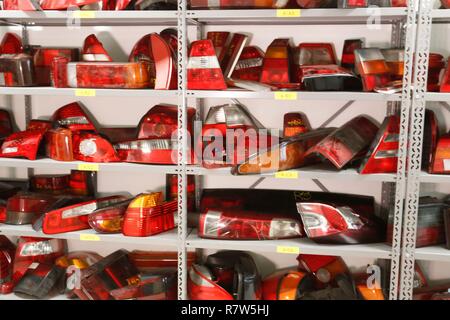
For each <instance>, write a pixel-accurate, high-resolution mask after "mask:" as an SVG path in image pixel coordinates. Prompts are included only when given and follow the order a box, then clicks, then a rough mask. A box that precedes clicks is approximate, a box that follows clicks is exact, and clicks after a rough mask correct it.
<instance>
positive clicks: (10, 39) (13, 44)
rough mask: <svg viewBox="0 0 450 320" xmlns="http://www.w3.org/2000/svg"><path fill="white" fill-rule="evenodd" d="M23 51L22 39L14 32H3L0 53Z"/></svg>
mask: <svg viewBox="0 0 450 320" xmlns="http://www.w3.org/2000/svg"><path fill="white" fill-rule="evenodd" d="M23 52H24V48H23V44H22V39H21V38H20V37H19V36H18V35H17V34H15V33H11V32H7V33H5V35H4V36H3V39H2V43H1V44H0V54H18V53H23Z"/></svg>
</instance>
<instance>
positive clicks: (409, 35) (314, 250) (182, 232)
mask: <svg viewBox="0 0 450 320" xmlns="http://www.w3.org/2000/svg"><path fill="white" fill-rule="evenodd" d="M429 1H430V0H411V1H409V6H408V7H407V8H367V9H305V10H299V11H298V16H296V17H288V18H286V17H278V16H277V15H278V11H277V10H220V11H219V10H201V11H200V10H188V8H187V0H178V10H177V11H142V12H140V11H122V12H108V11H105V12H82V11H80V12H61V11H49V12H19V11H0V25H3V26H22V31H23V38H24V42H25V43H26V39H27V28H28V27H32V26H43V27H56V26H70V25H72V24H75V25H77V26H80V27H83V26H97V25H103V26H146V25H149V26H151V25H155V26H159V25H161V26H164V25H172V26H176V27H177V29H178V90H173V91H156V90H102V89H98V90H95V97H101V96H117V97H119V96H120V97H122V96H123V97H148V98H163V99H164V98H168V97H173V98H177V99H178V148H179V149H178V164H177V165H175V166H153V165H139V164H128V163H110V164H99V170H100V171H111V172H119V171H120V172H150V173H174V174H177V175H178V191H179V197H178V222H179V226H178V229H176V230H174V231H173V232H169V233H165V234H161V235H158V236H155V237H150V238H128V237H124V236H119V235H114V236H103V235H98V236H99V237H100V239H101V241H105V242H106V241H107V242H114V243H140V244H145V245H147V244H148V245H149V246H151V245H167V246H170V247H173V248H174V249H176V250H177V251H178V263H179V265H178V298H179V299H187V274H188V270H187V264H186V254H187V251H188V250H192V249H230V250H248V249H249V248H251V249H252V250H254V251H261V252H277V248H278V247H279V246H289V247H294V248H298V250H299V252H302V253H310V254H334V255H343V256H350V257H352V256H353V257H375V258H381V259H388V260H390V261H391V277H390V278H391V280H390V288H389V292H390V296H389V298H390V299H397V298H398V297H399V296H400V297H401V298H409V297H408V292H409V291H410V290H411V288H412V283H411V282H410V278H408V277H409V273H408V272H409V271H410V269H409V267H408V268H406V270H404V269H405V268H404V267H403V265H406V266H410V265H411V256H410V254H411V251H410V249H411V246H410V244H411V243H410V241H409V240H410V239H411V233H407V234H406V235H405V231H404V230H405V228H410V227H411V225H412V224H411V218H412V216H413V215H414V212H415V211H414V210H417V201H416V198H417V196H418V189H417V188H415V186H417V184H420V182H440V181H442V180H444V179H443V178H442V177H441V176H436V175H427V174H424V173H422V172H420V171H417V170H416V168H417V161H416V160H417V158H418V157H419V161H420V154H419V155H418V154H417V148H418V145H416V144H410V145H409V147H408V140H410V139H411V137H414V138H418V139H419V140H420V141H419V144H420V143H421V138H420V137H421V136H420V132H418V129H417V125H416V124H417V123H420V122H421V121H422V120H423V119H422V118H421V116H420V112H421V111H422V108H423V107H422V105H421V104H420V103H419V104H418V102H420V101H422V100H425V99H430V101H432V100H433V99H442V100H446V99H447V98H446V96H445V95H438V94H425V93H424V92H423V95H420V96H417V92H419V91H420V88H418V87H417V86H414V91H413V90H412V88H413V86H412V84H413V83H415V82H417V77H418V72H421V75H422V73H423V72H424V70H423V68H424V66H426V63H425V62H423V60H421V59H419V58H422V56H421V55H418V53H417V51H416V46H417V49H418V50H421V51H420V52H421V54H423V52H425V51H426V50H425V49H426V46H423V42H420V43H419V41H416V34H417V33H420V32H424V25H426V23H425V22H426V21H425V20H426V19H424V17H429V16H430V12H431V11H430V12H428V11H426V10H422V9H423V8H422V6H423V3H424V2H426V3H428V2H429ZM419 3H420V10H418V6H419ZM444 11H446V12H447V13H444ZM448 12H450V10H443V11H442V12H441V11H438V10H433V11H432V13H433V18H434V19H436V21H437V22H439V21H446V20H445V19H447V18H450V13H448ZM418 19H419V20H418ZM449 20H450V19H449ZM368 22H369V23H378V24H391V25H392V34H391V45H392V47H404V48H405V67H404V68H405V69H404V84H403V89H402V92H401V94H394V95H384V94H378V93H364V92H297V99H298V100H341V101H346V102H350V103H351V102H352V101H379V102H381V103H386V105H387V110H388V112H390V110H393V109H398V110H399V111H400V115H401V125H400V136H399V138H400V142H399V144H400V147H399V162H398V171H397V173H395V174H380V175H359V174H358V173H357V172H356V170H354V169H348V170H343V171H333V170H331V169H329V168H323V167H320V166H319V167H311V168H303V169H301V170H295V171H296V172H297V173H298V177H299V178H300V179H312V180H313V181H314V182H316V184H317V185H319V186H320V185H321V183H320V179H345V181H347V180H349V181H351V180H358V181H368V182H369V181H370V182H372V181H376V182H379V183H381V184H382V204H381V206H382V208H383V209H385V210H387V209H388V208H389V207H394V208H395V209H394V210H395V212H394V230H393V244H392V246H388V245H385V244H370V245H357V246H343V245H340V246H329V245H318V244H314V243H313V242H311V241H309V240H308V239H294V240H283V241H250V242H247V241H245V242H243V241H217V240H206V239H200V238H198V237H197V236H196V233H195V231H193V232H191V230H190V229H188V224H187V188H186V187H187V176H188V175H191V174H193V175H196V177H197V179H196V180H197V182H198V183H197V192H198V193H200V192H201V188H202V184H201V182H202V179H201V177H202V176H205V175H218V176H221V175H222V176H223V175H231V174H230V170H229V169H227V168H225V169H217V170H206V169H204V168H201V167H193V166H190V165H188V162H187V158H188V156H187V139H188V135H187V125H186V123H187V112H186V110H187V106H188V100H189V99H195V100H196V106H197V111H198V117H199V118H200V119H201V118H202V109H203V108H202V106H203V104H204V99H206V98H239V99H265V100H274V99H276V98H275V95H274V94H273V92H248V91H242V90H224V91H190V90H187V78H186V67H187V60H188V58H187V57H188V56H187V52H188V39H187V36H188V26H195V27H196V28H197V38H201V37H203V36H204V26H206V25H250V24H251V25H291V26H298V25H304V24H309V25H318V24H321V25H335V24H350V25H351V24H355V25H356V24H360V25H361V24H366V23H368ZM418 23H419V24H418ZM427 36H428V38H429V32H428V34H427ZM422 41H425V40H422ZM428 46H429V44H428ZM414 54H415V59H416V61H420V62H419V63H418V64H417V65H418V66H416V69H415V70H413V55H414ZM425 69H426V68H425ZM419 84H421V83H419ZM420 92H421V93H422V91H420ZM79 93H80V92H79V91H78V90H77V89H56V88H40V87H35V88H0V94H1V95H23V96H24V99H25V106H26V118H27V120H30V119H31V111H32V105H31V96H33V95H63V96H79ZM413 93H414V94H415V96H414V97H413ZM449 98H450V96H449ZM449 100H450V99H449ZM434 101H437V100H434ZM439 101H441V100H439ZM280 103H282V102H280ZM344 107H345V106H344ZM344 107H343V108H341V109H342V111H343V110H344V109H345V108H344ZM408 148H409V150H408ZM419 153H420V151H419ZM410 155H412V158H411V159H412V162H413V163H414V166H412V165H411V161H408V162H407V159H409V158H410V157H411V156H410ZM80 164H81V163H78V162H70V163H62V162H56V161H52V160H49V159H40V160H37V161H28V160H22V159H0V167H17V168H19V167H23V168H29V169H30V170H31V171H29V174H32V173H33V171H32V169H37V168H58V169H76V168H78V167H79V165H80ZM419 167H420V165H419ZM415 170H416V171H415ZM273 177H274V175H262V176H256V178H259V180H261V179H264V178H273ZM236 179H238V178H236ZM409 179H411V180H409ZM407 195H408V196H409V198H408V197H407ZM405 198H406V199H407V201H406V202H405ZM408 199H410V200H408ZM404 211H405V219H404V218H403V217H404V216H403V213H404ZM413 222H414V221H413ZM0 231H1V232H0V234H8V235H15V236H18V235H34V236H44V235H42V234H40V233H35V232H34V231H32V230H31V229H30V228H27V227H17V226H6V227H5V226H3V225H2V226H0ZM90 233H92V232H91V231H87V232H75V233H69V234H63V235H55V236H57V237H61V238H65V239H72V240H76V239H79V238H80V235H84V234H88V235H89V234H90ZM45 236H46V237H48V236H47V235H45ZM402 236H403V238H402ZM402 239H403V241H402ZM405 240H406V242H405ZM402 242H403V244H402ZM441 249H442V248H431V249H428V250H422V251H419V250H418V252H417V257H432V258H433V257H435V258H433V259H438V258H437V257H441V256H445V255H444V254H443V253H442V252H441ZM405 257H406V258H405ZM413 258H414V257H412V259H413ZM445 259H448V257H447V256H446V258H445ZM430 260H432V259H431V258H430ZM403 279H405V280H403Z"/></svg>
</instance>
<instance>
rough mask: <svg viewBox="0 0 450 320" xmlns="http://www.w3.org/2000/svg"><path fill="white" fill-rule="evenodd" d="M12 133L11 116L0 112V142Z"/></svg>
mask: <svg viewBox="0 0 450 320" xmlns="http://www.w3.org/2000/svg"><path fill="white" fill-rule="evenodd" d="M12 133H13V124H12V121H11V115H10V114H9V112H8V111H6V110H0V140H3V139H4V138H6V137H7V136H9V135H11V134H12Z"/></svg>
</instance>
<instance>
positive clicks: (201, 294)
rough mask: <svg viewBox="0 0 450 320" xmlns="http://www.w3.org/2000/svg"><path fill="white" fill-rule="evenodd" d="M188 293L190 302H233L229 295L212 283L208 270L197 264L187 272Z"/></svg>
mask: <svg viewBox="0 0 450 320" xmlns="http://www.w3.org/2000/svg"><path fill="white" fill-rule="evenodd" d="M188 292H189V298H190V299H192V300H234V299H233V296H232V295H231V294H230V293H228V292H227V291H226V290H225V289H224V288H222V287H220V286H219V285H217V284H216V283H215V282H214V281H213V277H212V274H211V272H210V271H209V270H208V268H206V267H205V266H202V265H197V264H194V265H193V266H192V268H191V270H189V278H188Z"/></svg>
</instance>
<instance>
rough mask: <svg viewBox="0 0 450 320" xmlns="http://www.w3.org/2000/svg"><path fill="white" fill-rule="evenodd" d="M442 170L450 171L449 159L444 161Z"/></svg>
mask: <svg viewBox="0 0 450 320" xmlns="http://www.w3.org/2000/svg"><path fill="white" fill-rule="evenodd" d="M443 161H444V170H445V171H450V159H444V160H443Z"/></svg>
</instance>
